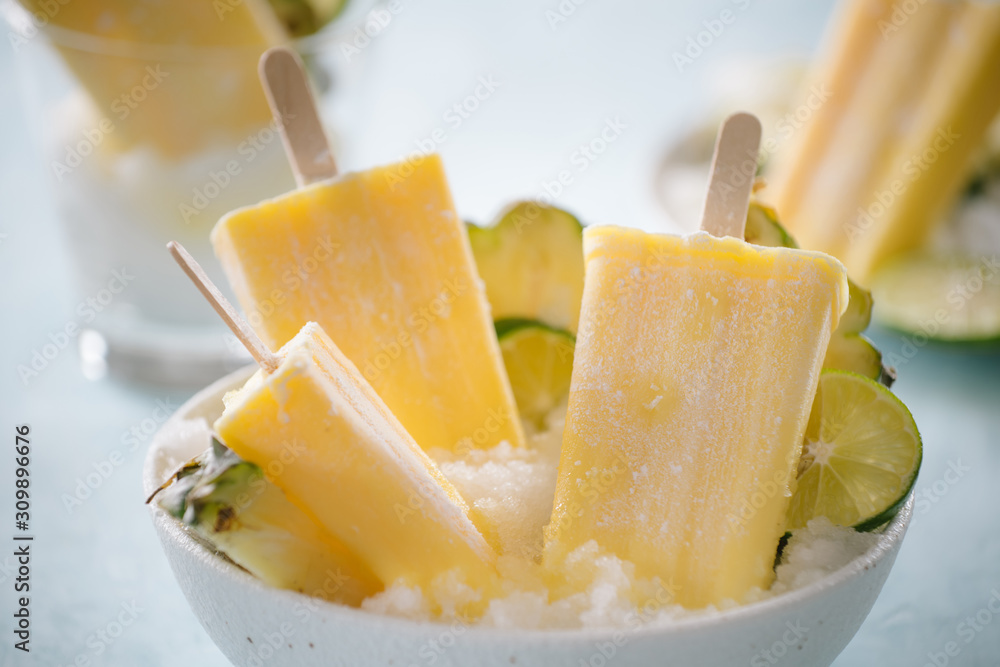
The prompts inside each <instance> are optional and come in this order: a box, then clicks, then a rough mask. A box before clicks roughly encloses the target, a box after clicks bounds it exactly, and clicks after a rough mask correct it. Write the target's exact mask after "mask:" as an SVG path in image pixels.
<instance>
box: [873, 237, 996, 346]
mask: <svg viewBox="0 0 1000 667" xmlns="http://www.w3.org/2000/svg"><path fill="white" fill-rule="evenodd" d="M872 294H873V296H874V297H875V302H876V303H877V304H878V307H877V308H876V309H875V316H876V317H877V318H878V320H879V322H881V323H882V324H885V325H886V326H889V327H892V328H893V329H899V330H901V331H905V332H908V333H912V334H916V335H923V336H925V337H926V338H932V339H936V340H947V341H981V340H991V339H995V338H1000V264H997V259H996V256H989V255H984V256H983V257H970V256H963V255H939V254H929V253H914V254H908V255H904V256H902V257H898V258H896V259H894V260H891V261H890V262H888V263H887V264H886V265H885V266H884V267H881V268H880V269H879V270H878V272H877V273H876V274H875V275H874V276H873V277H872Z"/></svg>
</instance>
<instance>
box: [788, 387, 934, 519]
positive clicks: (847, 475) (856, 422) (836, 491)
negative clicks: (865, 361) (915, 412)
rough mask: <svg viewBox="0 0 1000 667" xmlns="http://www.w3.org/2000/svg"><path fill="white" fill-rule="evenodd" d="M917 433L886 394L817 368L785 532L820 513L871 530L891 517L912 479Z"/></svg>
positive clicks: (917, 455) (904, 411) (897, 403)
mask: <svg viewBox="0 0 1000 667" xmlns="http://www.w3.org/2000/svg"><path fill="white" fill-rule="evenodd" d="M921 451H922V449H921V443H920V434H919V433H918V432H917V425H916V424H915V423H914V422H913V417H912V416H911V415H910V411H909V410H907V409H906V406H905V405H903V404H902V402H900V400H899V399H898V398H896V397H895V396H894V395H893V394H892V392H890V391H889V390H888V389H886V388H885V387H883V386H882V385H880V384H879V383H877V382H875V381H874V380H870V379H869V378H866V377H862V376H860V375H856V374H855V373H848V372H846V371H835V370H828V371H823V374H822V375H821V376H820V381H819V391H818V392H817V395H816V402H815V403H814V404H813V412H812V414H811V415H810V418H809V427H808V429H807V430H806V438H805V443H804V444H803V447H802V461H801V463H800V464H799V480H798V487H797V488H796V491H795V495H794V496H792V502H791V505H790V507H789V509H788V529H789V530H794V529H796V528H801V527H803V526H805V524H806V522H807V521H809V520H810V519H812V518H814V517H817V516H825V517H827V518H828V519H830V521H832V522H833V523H835V524H837V525H840V526H854V527H855V528H856V529H857V530H871V529H873V528H877V527H878V526H880V525H882V524H883V523H885V522H886V521H888V520H889V519H891V518H892V517H893V516H894V515H895V514H896V512H897V511H898V510H899V508H900V506H901V505H902V504H903V502H904V501H905V500H906V496H907V495H908V494H909V493H910V489H911V488H912V487H913V482H914V481H915V480H916V479H917V471H918V470H919V469H920V458H921Z"/></svg>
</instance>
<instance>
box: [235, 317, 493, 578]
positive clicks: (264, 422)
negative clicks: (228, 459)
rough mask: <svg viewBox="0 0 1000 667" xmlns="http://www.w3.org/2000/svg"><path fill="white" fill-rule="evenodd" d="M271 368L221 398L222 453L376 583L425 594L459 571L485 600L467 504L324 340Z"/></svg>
mask: <svg viewBox="0 0 1000 667" xmlns="http://www.w3.org/2000/svg"><path fill="white" fill-rule="evenodd" d="M277 356H278V358H279V359H280V361H279V363H278V366H277V368H276V369H275V370H274V371H273V372H270V373H268V372H266V371H265V370H263V369H262V370H260V371H258V372H257V374H256V375H254V376H253V377H252V378H250V380H248V381H247V383H246V385H244V386H243V388H241V389H239V390H237V391H236V392H232V393H230V394H228V395H227V396H226V398H225V403H226V407H225V411H224V412H223V414H222V416H221V417H220V418H219V419H218V421H216V423H215V430H216V432H217V433H218V434H219V436H220V438H221V439H222V440H223V442H224V443H225V444H226V446H228V447H229V448H230V449H232V450H233V451H234V452H236V454H237V455H239V456H240V457H241V458H243V459H245V460H247V461H250V462H252V463H255V464H256V465H257V466H259V467H260V468H261V469H262V470H263V471H264V472H265V474H266V475H267V477H268V479H269V480H270V481H271V482H273V483H274V484H275V485H276V486H278V487H279V488H281V489H282V491H284V492H285V495H286V496H287V497H288V499H289V500H291V501H292V503H294V504H295V505H297V506H298V507H299V508H300V509H302V510H303V511H304V512H305V513H306V514H308V515H309V516H311V517H313V518H314V519H315V521H317V523H319V525H321V526H323V527H324V528H325V529H327V530H328V531H330V533H331V534H332V535H334V536H336V537H337V538H338V539H339V540H341V541H342V542H343V543H344V544H345V545H347V547H348V548H349V549H350V550H351V551H352V552H353V553H355V554H356V555H357V556H358V557H359V558H360V559H361V560H362V562H363V563H364V564H365V565H366V566H367V567H368V568H370V570H371V571H372V572H373V573H374V574H375V576H377V577H378V578H379V579H380V580H381V581H382V582H383V583H385V584H387V585H389V584H392V583H396V582H402V583H404V584H406V585H409V586H421V587H422V588H424V590H425V591H426V590H427V588H428V587H429V586H430V585H431V584H432V582H433V581H434V579H435V577H437V576H438V575H439V574H442V573H444V572H446V571H449V570H454V569H457V570H458V572H459V573H460V574H461V575H462V576H463V577H464V579H465V583H467V584H468V585H470V586H471V587H473V588H474V589H477V590H482V591H489V590H491V587H492V586H493V583H494V581H495V579H494V577H495V569H494V561H495V559H496V554H495V552H494V551H493V549H492V548H491V547H490V546H489V545H488V544H487V543H486V541H485V539H484V538H483V536H482V535H481V534H480V533H479V531H478V530H477V529H476V528H475V526H474V525H473V523H472V521H471V520H470V518H469V515H468V508H467V506H466V505H465V502H464V501H463V500H462V498H461V497H460V496H459V494H458V492H457V491H456V490H455V489H454V487H453V486H452V485H451V484H450V483H449V482H448V480H447V479H445V478H444V476H443V475H442V474H441V472H440V471H439V470H438V468H437V466H436V465H435V464H434V463H433V461H431V460H430V458H429V457H428V456H427V455H426V454H425V453H424V451H423V450H422V449H420V448H419V447H418V446H417V444H416V442H414V440H413V438H411V437H410V436H409V434H408V433H407V432H406V430H405V429H404V428H403V427H402V425H401V424H400V423H399V421H398V420H396V418H395V417H393V415H392V413H391V412H390V411H389V410H388V408H387V407H386V405H385V403H383V402H382V400H381V399H379V397H378V396H377V395H376V394H375V392H374V391H373V390H372V388H371V386H370V385H369V384H368V383H367V382H365V380H364V378H363V377H362V376H361V374H360V373H359V371H358V370H357V368H355V366H354V364H352V363H351V362H350V361H349V360H348V359H347V358H346V357H344V355H343V354H342V353H341V352H340V350H339V349H337V347H336V346H335V345H334V343H333V342H332V341H331V340H330V339H329V338H328V337H327V336H326V334H325V333H324V332H323V330H322V328H321V327H320V326H319V325H317V324H315V323H312V322H310V323H308V324H306V325H305V326H304V327H303V328H302V330H301V331H300V332H299V334H298V335H296V336H295V337H294V338H293V339H292V340H291V341H289V343H288V344H286V345H285V346H284V347H283V348H282V349H281V350H280V351H279V353H278V355H277Z"/></svg>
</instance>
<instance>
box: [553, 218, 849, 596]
mask: <svg viewBox="0 0 1000 667" xmlns="http://www.w3.org/2000/svg"><path fill="white" fill-rule="evenodd" d="M584 253H585V257H586V280H585V286H584V296H583V308H582V311H581V316H580V333H579V335H578V338H577V345H576V358H575V361H574V366H573V380H572V385H571V388H570V398H569V411H568V415H567V420H566V429H565V432H564V435H563V444H562V455H561V458H560V462H559V478H558V485H557V489H556V499H555V507H554V511H553V514H552V520H551V523H550V524H549V526H548V528H547V529H546V562H547V564H548V565H549V567H551V568H553V569H554V571H556V572H558V569H559V563H560V562H561V560H562V558H563V557H564V556H565V555H566V554H567V553H568V552H569V551H570V550H572V549H574V548H576V547H579V546H581V545H582V544H584V543H586V542H587V541H588V540H591V539H594V540H596V541H597V543H598V544H599V545H600V546H601V547H602V548H604V549H606V550H608V551H610V552H612V553H614V554H616V555H617V556H619V557H621V558H624V559H627V560H629V561H631V562H633V563H634V564H635V565H636V568H637V569H636V572H637V574H638V575H639V576H643V577H656V576H658V577H660V578H661V579H662V580H663V581H664V582H665V583H666V582H669V583H671V585H672V586H673V587H674V588H675V590H676V601H677V602H679V603H680V604H682V605H684V606H686V607H690V608H700V607H704V606H706V605H709V604H718V603H720V602H722V601H723V600H726V599H733V600H737V601H739V600H742V599H743V598H744V596H745V594H746V593H747V592H748V590H749V589H751V588H752V587H754V586H758V587H761V588H766V587H767V586H768V585H769V583H770V581H771V577H772V576H773V571H772V564H773V561H774V556H775V552H776V548H777V544H778V539H779V538H780V536H781V535H782V533H783V530H784V516H785V509H786V507H787V504H788V501H789V497H790V495H791V492H792V489H793V486H794V481H795V471H796V465H797V463H798V460H799V456H800V453H801V447H802V437H803V433H804V431H805V427H806V422H807V420H808V417H809V412H810V407H811V405H812V401H813V396H814V395H815V392H816V387H817V383H818V381H819V373H820V369H821V366H822V362H823V356H824V353H825V351H826V346H827V343H828V341H829V338H830V334H831V332H832V331H833V329H834V328H835V327H836V326H837V323H838V321H839V317H840V314H841V312H842V311H843V308H844V307H845V306H846V304H847V298H848V291H847V280H846V274H845V272H844V269H843V267H842V266H841V265H840V263H839V262H837V261H836V260H835V259H833V258H832V257H828V256H826V255H822V254H820V253H813V252H808V251H800V250H791V249H786V248H763V247H759V246H753V245H750V244H748V243H745V242H743V241H741V240H737V239H735V238H732V237H726V238H715V237H712V236H709V235H708V234H706V233H697V234H694V235H692V236H689V237H678V236H670V235H655V234H647V233H643V232H640V231H636V230H627V229H621V228H615V227H600V228H593V229H587V230H586V231H585V232H584Z"/></svg>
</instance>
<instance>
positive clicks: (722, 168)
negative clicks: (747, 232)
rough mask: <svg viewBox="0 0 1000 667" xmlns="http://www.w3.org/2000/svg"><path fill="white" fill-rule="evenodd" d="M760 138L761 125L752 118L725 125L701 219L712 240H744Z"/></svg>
mask: <svg viewBox="0 0 1000 667" xmlns="http://www.w3.org/2000/svg"><path fill="white" fill-rule="evenodd" d="M760 135H761V127H760V121H759V120H757V116H754V115H753V114H750V113H743V112H740V113H734V114H733V115H732V116H730V117H729V118H727V119H726V120H725V121H723V123H722V126H721V127H720V128H719V135H718V137H717V138H716V140H715V155H714V156H713V157H712V173H711V177H710V180H709V182H708V194H707V195H706V197H705V209H704V212H703V213H702V216H701V229H702V231H706V232H708V233H709V234H711V235H712V236H733V237H735V238H738V239H743V232H744V228H745V227H746V220H747V208H749V206H750V193H751V191H752V190H753V183H754V175H755V172H756V171H757V153H758V151H759V150H760Z"/></svg>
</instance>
